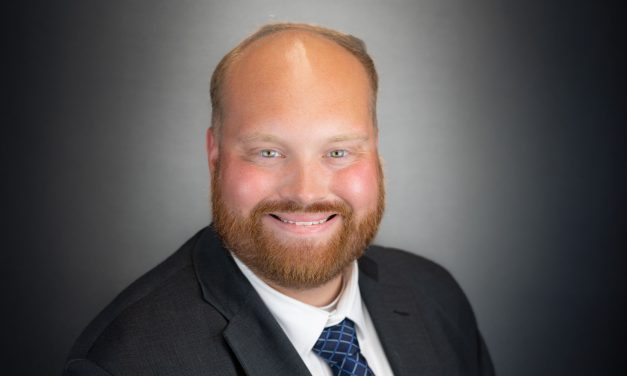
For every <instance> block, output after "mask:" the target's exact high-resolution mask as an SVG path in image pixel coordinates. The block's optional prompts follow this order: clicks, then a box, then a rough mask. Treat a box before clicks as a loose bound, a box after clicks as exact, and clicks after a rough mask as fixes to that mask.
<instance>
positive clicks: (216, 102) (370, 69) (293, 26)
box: [210, 22, 379, 135]
mask: <svg viewBox="0 0 627 376" xmlns="http://www.w3.org/2000/svg"><path fill="white" fill-rule="evenodd" d="M284 31H300V32H307V33H311V34H313V35H315V36H319V37H322V38H325V39H327V40H330V41H332V42H335V43H336V44H337V45H339V46H341V47H343V48H344V49H345V50H346V51H348V52H350V53H351V54H352V55H353V56H354V57H356V58H357V60H359V62H360V63H361V64H362V65H363V67H364V68H365V70H366V74H367V76H368V80H369V83H370V89H371V96H370V103H369V106H370V111H371V113H372V122H373V125H374V127H375V128H376V127H377V116H376V107H377V91H378V85H379V79H378V76H377V70H376V68H375V66H374V62H373V60H372V58H371V57H370V55H369V54H368V52H367V51H366V44H365V43H364V42H363V41H362V40H361V39H359V38H357V37H355V36H353V35H350V34H345V33H342V32H339V31H336V30H333V29H329V28H326V27H322V26H317V25H311V24H305V23H290V22H282V23H271V24H267V25H264V26H262V27H261V28H260V29H259V30H257V31H256V32H255V33H253V34H252V35H250V36H249V37H247V38H246V39H244V40H243V41H241V42H240V43H239V44H238V45H237V46H235V47H234V48H233V49H232V50H231V51H229V52H228V53H227V54H226V55H224V57H223V58H222V60H220V63H218V65H217V66H216V69H215V70H214V71H213V75H212V76H211V88H210V94H211V109H212V113H211V127H212V128H213V129H214V131H215V132H216V134H217V135H219V133H220V130H219V128H220V124H221V121H222V119H223V107H222V86H223V84H224V80H225V78H226V74H227V72H228V69H229V67H230V66H231V64H232V63H233V61H235V60H236V58H237V57H238V56H240V55H241V54H242V52H243V51H244V50H245V49H246V47H248V46H249V45H251V44H252V43H253V42H255V41H257V40H259V39H262V38H264V37H267V36H269V35H272V34H276V33H280V32H284Z"/></svg>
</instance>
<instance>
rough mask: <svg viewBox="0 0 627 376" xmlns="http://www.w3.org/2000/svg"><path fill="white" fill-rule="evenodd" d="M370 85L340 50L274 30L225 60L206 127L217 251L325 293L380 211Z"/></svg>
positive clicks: (279, 279) (280, 284)
mask: <svg viewBox="0 0 627 376" xmlns="http://www.w3.org/2000/svg"><path fill="white" fill-rule="evenodd" d="M370 90H371V89H370V87H369V83H368V78H367V75H366V72H365V69H364V68H363V66H362V65H361V64H360V63H359V61H358V60H357V59H356V58H355V57H353V56H352V55H351V54H350V53H349V52H347V51H346V50H344V49H343V48H342V47H340V46H338V45H336V44H334V43H333V42H331V41H328V40H326V39H323V38H321V37H317V36H314V35H312V34H308V33H302V32H281V33H278V34H275V35H271V36H268V37H265V38H263V39H260V40H258V41H256V42H254V43H253V44H252V45H250V46H248V47H247V48H246V49H245V50H244V52H243V53H242V55H241V56H239V58H238V60H237V61H236V62H234V64H233V65H232V66H231V67H230V68H229V71H228V73H227V77H226V82H225V85H224V90H223V93H222V94H223V96H224V101H223V103H224V112H223V114H224V115H223V119H222V124H221V130H220V137H219V139H218V138H217V135H215V134H214V133H213V130H212V129H210V130H209V131H208V133H207V149H208V156H209V165H210V168H211V173H212V204H213V212H214V224H215V226H216V229H217V231H218V232H219V233H220V235H221V237H222V239H223V240H224V242H225V244H226V246H227V248H229V249H230V250H231V251H232V252H233V253H234V254H235V255H237V256H238V257H239V258H240V259H241V260H242V261H243V262H244V263H246V264H247V265H248V266H249V267H250V268H251V269H252V270H253V271H254V272H255V273H256V274H257V275H259V276H260V277H261V278H262V279H264V280H265V281H266V282H267V283H269V284H270V285H271V286H273V287H275V288H277V289H278V290H279V291H282V292H284V293H286V294H287V295H290V296H292V297H295V298H297V299H300V300H302V301H305V302H307V303H310V304H315V305H323V304H326V303H328V302H330V301H331V300H332V299H333V298H334V297H335V295H337V293H338V292H339V288H340V285H341V272H342V271H343V270H344V269H345V268H346V266H348V265H349V264H350V262H351V261H353V260H354V259H356V258H358V257H359V256H360V255H361V254H362V252H363V250H364V248H365V247H366V246H367V244H368V243H369V242H370V241H371V240H372V238H373V237H374V235H375V233H376V230H377V227H378V224H379V222H380V220H381V216H382V213H383V184H382V173H381V167H380V163H379V156H378V152H377V144H378V138H377V131H376V128H375V127H374V125H373V119H372V113H371V111H370V108H369V101H370V96H371V91H370Z"/></svg>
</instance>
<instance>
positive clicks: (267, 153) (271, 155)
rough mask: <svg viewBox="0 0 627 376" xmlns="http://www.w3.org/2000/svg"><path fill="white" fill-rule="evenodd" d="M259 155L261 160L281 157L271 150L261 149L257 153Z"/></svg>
mask: <svg viewBox="0 0 627 376" xmlns="http://www.w3.org/2000/svg"><path fill="white" fill-rule="evenodd" d="M259 155H260V156H261V157H263V158H278V157H280V156H281V153H279V152H278V151H276V150H272V149H263V150H260V151H259Z"/></svg>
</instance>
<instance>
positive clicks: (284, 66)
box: [211, 23, 377, 134]
mask: <svg viewBox="0 0 627 376" xmlns="http://www.w3.org/2000/svg"><path fill="white" fill-rule="evenodd" d="M346 88H349V90H343V89H346ZM351 89H354V90H353V92H351ZM364 90H365V92H366V93H367V96H366V103H365V104H364V103H358V102H359V97H360V96H359V95H358V94H359V93H358V92H359V91H362V92H363V91H364ZM340 92H342V93H340ZM376 92H377V74H376V70H375V68H374V64H373V63H372V59H371V58H370V56H369V55H368V54H367V53H366V50H365V46H364V44H363V42H362V41H361V40H359V39H357V38H355V37H353V36H351V35H347V34H343V33H339V32H337V31H334V30H331V29H326V28H321V27H317V26H311V25H306V24H289V23H286V24H272V25H267V26H264V27H262V28H261V29H260V30H259V31H257V32H256V33H254V34H253V35H251V36H250V37H248V38H247V39H245V40H244V41H242V42H241V43H240V44H239V45H238V46H236V47H235V48H234V49H233V50H231V51H230V52H229V53H228V54H227V55H226V56H225V57H224V58H223V59H222V61H221V62H220V63H219V64H218V66H217V68H216V70H215V71H214V73H213V76H212V79H211V101H212V107H213V115H212V127H213V128H214V132H215V133H217V134H219V133H220V128H221V126H222V124H223V123H225V122H226V121H227V118H229V117H230V116H232V115H233V114H234V113H235V112H241V111H242V110H247V109H250V108H251V106H252V107H255V106H272V104H273V103H285V101H281V100H277V101H275V99H281V98H280V97H282V96H287V95H292V96H294V95H300V97H302V98H307V99H308V100H315V99H324V97H325V96H331V97H333V94H334V93H340V94H342V95H344V96H345V98H343V99H342V98H329V99H330V100H338V101H342V100H344V101H346V100H348V99H350V97H352V98H353V100H352V101H353V102H355V103H354V104H355V105H356V106H360V105H365V106H366V108H367V109H368V111H370V113H371V123H372V124H373V126H376V115H375V108H376ZM307 93H308V94H310V95H305V94H307ZM314 94H317V95H314ZM244 97H247V98H246V99H247V100H246V101H245V106H242V104H244V103H242V100H241V99H242V98H244ZM362 97H363V95H362ZM292 104H293V105H294V103H292ZM277 110H279V109H277ZM234 111H235V112H234Z"/></svg>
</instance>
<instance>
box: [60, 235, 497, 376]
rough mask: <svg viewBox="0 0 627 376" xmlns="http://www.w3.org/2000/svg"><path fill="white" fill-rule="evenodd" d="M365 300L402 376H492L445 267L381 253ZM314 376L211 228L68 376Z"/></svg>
mask: <svg viewBox="0 0 627 376" xmlns="http://www.w3.org/2000/svg"><path fill="white" fill-rule="evenodd" d="M359 271H360V275H359V285H360V289H361V294H362V297H363V299H364V301H365V304H366V306H367V307H368V311H369V313H370V316H371V317H372V320H373V322H374V325H375V327H376V330H377V333H378V335H379V338H380V340H381V342H382V345H383V348H384V349H385V353H386V355H387V358H388V360H389V362H390V365H391V366H392V369H393V370H394V373H395V374H396V375H419V376H430V375H492V374H493V373H494V371H493V368H492V364H491V362H490V358H489V355H488V352H487V350H486V347H485V345H484V343H483V340H482V338H481V335H480V334H479V331H478V329H477V325H476V322H475V317H474V315H473V312H472V310H471V308H470V305H469V303H468V301H467V299H466V297H465V296H464V294H463V292H462V291H461V289H460V288H459V286H458V285H457V284H456V283H455V281H454V280H453V278H452V277H451V276H450V275H449V274H448V272H446V271H445V270H444V269H443V268H442V267H440V266H438V265H436V264H434V263H433V262H430V261H428V260H425V259H424V258H421V257H419V256H415V255H412V254H409V253H406V252H402V251H399V250H395V249H390V248H382V247H377V246H371V247H369V249H367V250H366V254H365V256H364V257H362V258H361V259H360V260H359ZM243 374H246V375H264V376H266V375H290V376H291V375H309V372H308V370H307V368H306V367H305V365H304V363H303V362H302V360H301V359H300V357H299V356H298V354H297V353H296V350H294V348H293V347H292V345H291V343H290V342H289V340H288V339H287V337H286V336H285V334H284V333H283V331H282V329H281V328H280V327H279V325H278V323H277V322H276V321H275V320H274V318H273V317H272V315H271V314H270V312H269V311H268V309H267V308H266V306H265V305H264V303H263V302H262V300H261V298H260V297H259V295H257V293H256V291H255V290H254V289H253V287H252V286H251V285H250V283H249V282H248V280H247V279H246V278H245V277H244V276H243V274H242V273H241V272H240V270H239V269H238V268H237V265H235V263H234V261H233V259H232V257H231V256H230V254H229V253H228V252H227V251H226V250H225V249H224V248H223V246H222V244H221V241H220V239H219V238H218V236H217V235H216V233H215V232H214V231H213V230H212V229H211V227H207V228H205V229H204V230H201V231H200V232H199V233H198V234H196V235H195V236H194V237H193V238H192V239H190V240H189V241H188V242H187V243H185V245H183V246H182V247H181V249H179V250H178V251H177V252H176V253H175V254H173V255H172V256H170V257H169V258H168V259H167V260H165V261H164V262H163V263H161V264H160V265H158V266H157V267H156V268H154V269H153V270H151V271H150V272H148V273H147V274H145V275H144V276H143V277H141V278H140V279H139V280H137V281H136V282H134V283H133V284H132V285H131V286H129V287H128V288H127V289H126V290H124V291H123V292H122V293H121V294H120V295H119V296H118V297H117V298H116V299H115V300H114V301H113V302H112V303H111V304H110V305H109V306H108V307H107V308H106V309H105V310H104V311H103V312H102V313H100V315H99V316H98V317H97V318H96V319H95V320H94V321H93V322H92V323H91V324H90V325H89V326H88V327H87V328H86V329H85V331H84V332H83V334H82V335H81V336H80V337H79V339H78V340H77V341H76V344H75V345H74V347H73V349H72V351H71V353H70V356H69V358H68V361H67V365H66V369H65V375H68V376H69V375H134V376H137V375H173V376H174V375H176V376H183V375H194V376H196V375H243Z"/></svg>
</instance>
